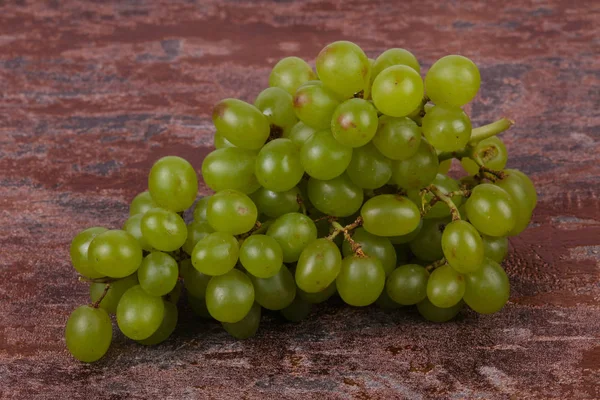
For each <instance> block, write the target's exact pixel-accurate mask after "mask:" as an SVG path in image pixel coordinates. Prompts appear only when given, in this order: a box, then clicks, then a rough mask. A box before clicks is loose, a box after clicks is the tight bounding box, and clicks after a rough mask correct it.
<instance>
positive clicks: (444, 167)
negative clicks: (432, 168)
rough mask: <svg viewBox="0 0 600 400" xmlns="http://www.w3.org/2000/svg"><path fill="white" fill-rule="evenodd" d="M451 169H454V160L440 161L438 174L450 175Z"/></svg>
mask: <svg viewBox="0 0 600 400" xmlns="http://www.w3.org/2000/svg"><path fill="white" fill-rule="evenodd" d="M451 167H452V159H451V158H450V159H448V160H444V161H440V166H439V168H438V173H439V174H443V175H446V174H447V173H448V171H450V168H451Z"/></svg>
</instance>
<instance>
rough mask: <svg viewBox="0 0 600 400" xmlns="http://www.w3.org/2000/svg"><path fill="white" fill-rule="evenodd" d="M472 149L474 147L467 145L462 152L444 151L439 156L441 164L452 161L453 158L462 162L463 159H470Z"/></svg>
mask: <svg viewBox="0 0 600 400" xmlns="http://www.w3.org/2000/svg"><path fill="white" fill-rule="evenodd" d="M471 149H472V147H471V146H469V145H467V146H466V147H465V148H464V149H462V150H457V151H444V152H442V153H440V154H439V155H438V160H439V161H440V162H442V161H446V160H450V159H452V158H456V159H458V160H460V159H461V158H465V157H469V156H470V154H471Z"/></svg>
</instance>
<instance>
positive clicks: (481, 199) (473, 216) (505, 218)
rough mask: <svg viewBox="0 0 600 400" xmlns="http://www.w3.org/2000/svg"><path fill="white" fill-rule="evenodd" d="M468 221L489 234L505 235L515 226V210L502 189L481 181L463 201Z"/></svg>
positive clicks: (509, 197)
mask: <svg viewBox="0 0 600 400" xmlns="http://www.w3.org/2000/svg"><path fill="white" fill-rule="evenodd" d="M465 210H466V212H467V217H468V218H469V222H471V224H473V226H474V227H475V228H477V230H478V231H479V232H481V233H483V234H485V235H489V236H506V235H508V234H509V233H510V232H511V231H512V229H513V228H514V227H515V223H516V219H517V210H516V209H515V204H514V202H513V199H512V197H511V195H510V194H508V193H507V192H506V191H505V190H504V189H502V188H500V187H498V186H495V185H492V184H489V183H483V184H481V185H478V186H476V187H475V188H474V189H473V191H472V192H471V197H469V199H468V200H467V202H466V203H465Z"/></svg>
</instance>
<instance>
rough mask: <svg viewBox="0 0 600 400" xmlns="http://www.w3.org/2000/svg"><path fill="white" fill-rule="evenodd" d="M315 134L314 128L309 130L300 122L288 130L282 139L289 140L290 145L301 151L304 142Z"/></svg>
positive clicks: (308, 127)
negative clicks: (292, 144)
mask: <svg viewBox="0 0 600 400" xmlns="http://www.w3.org/2000/svg"><path fill="white" fill-rule="evenodd" d="M315 132H316V130H315V129H314V128H311V127H310V126H308V125H306V124H305V123H304V122H302V121H298V122H297V123H296V125H294V126H293V127H292V129H291V130H290V133H289V134H288V135H287V136H284V137H287V138H288V139H290V140H291V141H292V143H294V144H295V145H296V146H297V147H298V148H299V149H301V148H302V145H303V144H304V142H306V140H307V139H308V138H309V137H311V136H312V135H313V133H315Z"/></svg>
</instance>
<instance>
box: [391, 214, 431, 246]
mask: <svg viewBox="0 0 600 400" xmlns="http://www.w3.org/2000/svg"><path fill="white" fill-rule="evenodd" d="M421 228H423V220H422V219H421V220H419V225H417V227H416V228H415V229H414V230H413V231H412V232H410V233H407V234H406V235H400V236H389V237H388V239H389V240H390V242H392V244H393V245H399V244H405V243H409V242H412V241H413V239H414V238H416V237H417V235H418V234H419V232H421Z"/></svg>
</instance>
